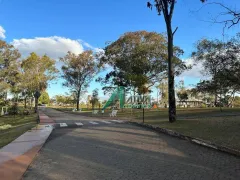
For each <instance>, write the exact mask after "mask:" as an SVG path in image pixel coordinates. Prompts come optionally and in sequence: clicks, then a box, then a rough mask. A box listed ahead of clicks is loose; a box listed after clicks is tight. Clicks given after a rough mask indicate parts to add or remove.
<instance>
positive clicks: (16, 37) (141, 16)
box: [0, 0, 240, 97]
mask: <svg viewBox="0 0 240 180" xmlns="http://www.w3.org/2000/svg"><path fill="white" fill-rule="evenodd" d="M216 1H218V2H223V3H225V5H227V6H228V7H231V8H233V9H240V1H239V0H231V1H229V0H216ZM209 2H211V0H209ZM146 3H147V0H121V1H111V0H101V1H99V0H91V1H86V0H85V1H83V0H41V1H39V0H22V1H20V0H0V38H1V39H3V40H5V41H7V42H9V43H11V44H13V45H14V46H15V47H16V48H17V49H19V51H20V52H21V53H22V58H24V57H26V56H27V55H28V54H29V53H30V52H33V51H34V52H36V53H38V54H39V55H43V54H47V55H48V56H50V57H51V58H53V59H55V60H56V61H58V59H59V57H63V56H64V55H65V54H66V52H67V51H72V52H74V53H76V54H79V53H81V52H83V50H85V49H93V50H97V49H98V48H104V47H105V44H106V42H109V41H115V40H117V39H118V38H119V36H121V35H122V34H124V33H125V32H129V31H139V30H147V31H155V32H159V33H164V32H166V28H165V23H164V20H163V16H158V15H157V13H156V11H155V10H152V11H151V10H150V9H148V8H147V7H146ZM202 6H203V5H202V3H201V2H200V0H178V1H177V4H176V8H175V12H174V16H173V24H172V26H173V28H175V27H178V31H177V32H176V35H175V37H174V38H175V39H174V44H175V45H178V46H180V47H181V48H182V49H183V50H184V52H185V53H184V55H183V56H182V57H181V58H182V59H183V60H184V61H186V63H187V64H192V63H193V61H192V60H191V58H190V55H191V52H192V51H194V45H195V44H196V42H197V41H198V40H200V39H201V38H209V39H214V38H218V39H223V36H222V32H223V25H221V24H213V23H210V22H207V21H211V19H212V18H213V17H216V15H218V14H219V13H220V12H222V11H223V9H221V7H220V6H218V5H208V6H204V7H202ZM239 30H240V28H239V25H237V26H235V27H233V28H231V29H229V30H226V31H225V36H224V40H226V39H228V38H230V37H232V36H233V35H235V34H236V33H237V32H239ZM58 65H59V63H58ZM201 70H202V69H201V66H200V65H198V66H195V67H193V69H192V70H190V71H188V72H184V73H183V74H182V75H181V76H180V77H178V78H177V80H176V81H178V80H179V79H184V82H185V85H186V86H192V85H194V84H196V83H197V82H199V80H200V79H202V78H204V77H202V75H201V73H200V72H201ZM105 73H106V72H102V73H100V74H99V75H100V76H103V75H104V74H105ZM62 82H63V80H62V79H60V78H58V79H57V81H55V82H54V83H51V84H50V87H49V88H48V93H49V95H50V96H51V97H53V96H54V95H57V94H65V92H68V89H67V88H66V87H63V86H62ZM95 88H98V89H101V86H100V84H99V83H96V82H95V81H93V82H91V84H90V87H89V88H88V93H89V94H90V93H91V92H92V90H93V89H95ZM99 92H100V96H101V97H103V96H104V95H103V93H102V91H101V90H100V91H99Z"/></svg>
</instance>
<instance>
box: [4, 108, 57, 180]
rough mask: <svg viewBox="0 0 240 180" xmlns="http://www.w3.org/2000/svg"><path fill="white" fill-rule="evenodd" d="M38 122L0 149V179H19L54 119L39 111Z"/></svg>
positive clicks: (49, 129) (39, 147) (42, 141)
mask: <svg viewBox="0 0 240 180" xmlns="http://www.w3.org/2000/svg"><path fill="white" fill-rule="evenodd" d="M39 118H40V124H39V125H37V127H35V128H33V129H31V130H29V131H27V132H26V133H24V134H22V135H21V136H20V137H18V138H17V139H15V140H14V141H13V142H11V143H10V144H8V145H6V146H4V147H3V148H2V149H0V179H1V180H19V179H21V177H22V175H23V174H24V172H25V171H26V169H27V168H28V166H29V165H30V163H31V162H32V160H33V159H34V157H35V156H36V154H37V153H38V151H39V150H40V149H41V147H42V146H43V144H44V143H45V142H46V140H47V138H48V137H49V135H50V134H51V132H52V130H53V127H52V125H53V124H54V121H53V120H52V119H51V118H49V117H48V116H46V115H45V114H44V113H42V112H39Z"/></svg>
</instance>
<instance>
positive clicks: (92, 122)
mask: <svg viewBox="0 0 240 180" xmlns="http://www.w3.org/2000/svg"><path fill="white" fill-rule="evenodd" d="M89 123H91V124H98V123H97V122H94V121H89Z"/></svg>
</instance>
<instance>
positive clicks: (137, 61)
mask: <svg viewBox="0 0 240 180" xmlns="http://www.w3.org/2000/svg"><path fill="white" fill-rule="evenodd" d="M182 53H183V51H182V50H181V49H180V48H178V47H174V58H173V62H174V66H175V69H176V71H175V73H176V74H179V73H180V72H181V71H182V70H183V69H184V68H186V66H185V65H184V63H183V62H182V61H181V60H180V59H179V58H178V56H179V55H181V54H182ZM101 63H103V64H108V65H110V66H112V67H113V71H111V72H109V73H108V74H107V75H106V76H105V77H104V78H100V79H99V81H101V82H102V83H103V84H105V85H114V86H125V87H127V88H131V87H133V88H134V89H137V91H138V93H139V94H145V93H147V92H149V91H150V87H152V86H153V85H154V84H155V83H157V82H159V81H160V80H161V79H163V78H166V76H167V66H168V62H167V39H166V37H165V36H164V35H162V34H158V33H155V32H147V31H137V32H128V33H125V34H124V35H123V36H121V37H120V38H119V39H118V40H116V41H115V42H112V43H111V44H109V45H108V46H107V47H106V48H105V55H104V56H102V57H101Z"/></svg>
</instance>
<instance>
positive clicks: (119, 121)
mask: <svg viewBox="0 0 240 180" xmlns="http://www.w3.org/2000/svg"><path fill="white" fill-rule="evenodd" d="M111 121H113V122H117V123H123V121H121V120H111Z"/></svg>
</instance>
